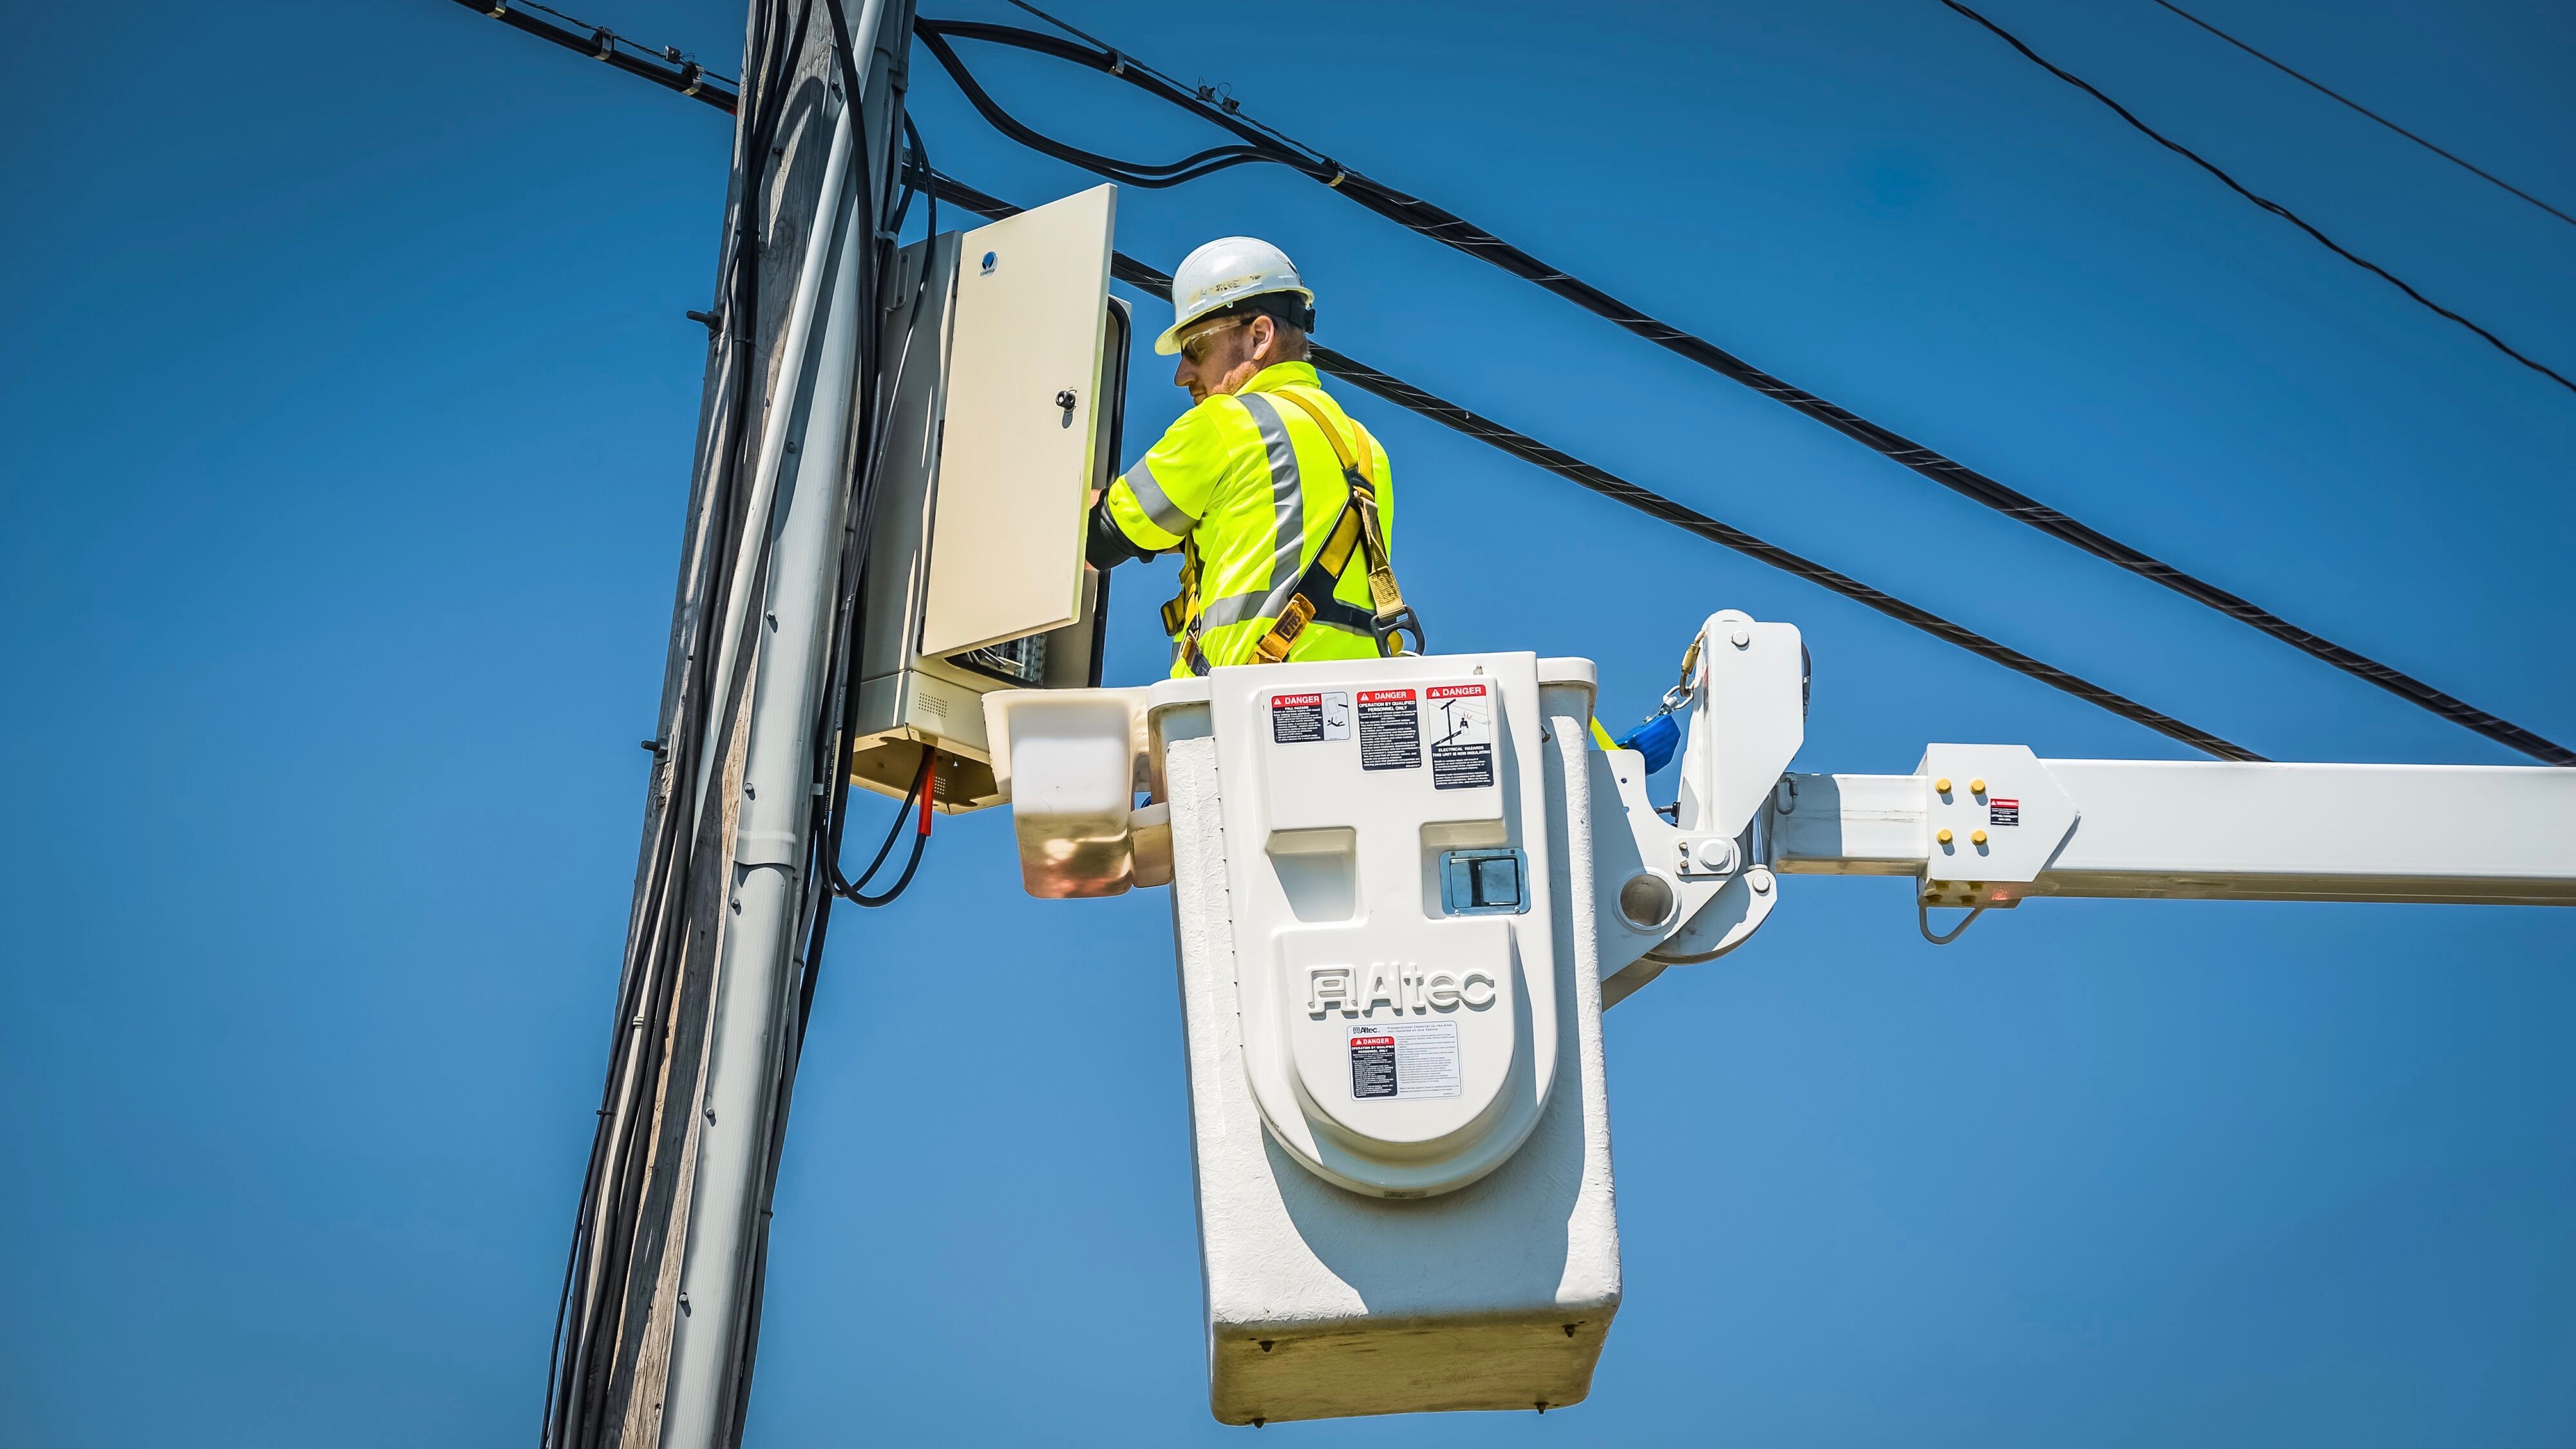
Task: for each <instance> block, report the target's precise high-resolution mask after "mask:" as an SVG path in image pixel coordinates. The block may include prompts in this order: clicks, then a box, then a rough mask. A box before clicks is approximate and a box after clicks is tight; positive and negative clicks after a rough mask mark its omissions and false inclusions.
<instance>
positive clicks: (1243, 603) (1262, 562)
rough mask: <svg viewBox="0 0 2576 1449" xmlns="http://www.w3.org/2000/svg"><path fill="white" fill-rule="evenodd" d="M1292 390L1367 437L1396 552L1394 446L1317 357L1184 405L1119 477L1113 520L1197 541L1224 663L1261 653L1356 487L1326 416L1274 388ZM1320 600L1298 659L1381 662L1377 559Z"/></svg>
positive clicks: (1156, 541) (1295, 651) (1213, 647)
mask: <svg viewBox="0 0 2576 1449" xmlns="http://www.w3.org/2000/svg"><path fill="white" fill-rule="evenodd" d="M1286 388H1296V389H1297V390H1298V391H1299V392H1301V393H1303V394H1304V395H1305V397H1306V398H1307V400H1308V401H1310V402H1314V403H1316V404H1317V405H1319V406H1320V407H1321V408H1322V409H1323V412H1324V416H1326V417H1328V418H1330V419H1332V420H1333V425H1334V426H1335V427H1336V428H1340V429H1343V430H1344V431H1343V434H1342V437H1343V440H1344V442H1345V443H1346V444H1347V445H1348V446H1349V447H1350V450H1351V452H1352V454H1353V456H1355V457H1356V456H1358V455H1359V454H1360V452H1361V449H1362V446H1363V440H1365V447H1366V450H1367V454H1368V456H1369V457H1370V458H1371V459H1372V460H1373V465H1374V467H1375V470H1376V475H1377V477H1376V482H1377V510H1378V521H1379V526H1380V527H1381V528H1382V529H1384V531H1385V537H1386V540H1387V548H1388V550H1389V552H1392V551H1393V549H1394V547H1395V494H1394V476H1393V473H1392V472H1391V470H1390V469H1389V467H1388V465H1387V459H1386V449H1384V448H1383V447H1380V446H1378V442H1377V439H1376V438H1375V437H1373V436H1371V435H1370V434H1369V432H1368V430H1367V429H1365V428H1363V427H1361V426H1360V424H1359V423H1358V421H1357V420H1356V419H1354V418H1352V417H1351V416H1350V414H1348V413H1345V412H1343V411H1342V409H1341V405H1340V404H1339V403H1336V402H1334V401H1333V399H1332V397H1331V396H1330V395H1329V394H1327V393H1326V392H1325V391H1324V389H1323V385H1322V382H1321V381H1320V380H1319V379H1318V378H1317V377H1316V375H1315V368H1314V365H1313V364H1311V363H1305V362H1281V363H1274V364H1272V365H1271V366H1269V367H1265V368H1263V369H1262V370H1261V371H1259V372H1257V373H1255V374H1253V377H1252V380H1251V381H1250V382H1247V383H1245V384H1244V385H1243V390H1242V391H1241V392H1240V393H1236V394H1233V395H1231V396H1229V395H1226V394H1222V393H1220V394H1218V395H1215V396H1212V397H1210V398H1208V399H1207V400H1206V401H1204V402H1202V403H1200V404H1199V405H1198V406H1196V407H1194V408H1191V409H1190V410H1189V411H1188V412H1186V413H1183V414H1182V415H1181V418H1180V420H1179V421H1178V422H1175V423H1173V424H1172V426H1171V428H1170V430H1169V431H1167V432H1165V433H1164V434H1163V436H1162V438H1161V440H1160V441H1158V442H1156V443H1155V444H1154V446H1153V447H1151V448H1149V449H1147V450H1146V452H1145V456H1144V457H1143V458H1141V459H1139V460H1138V461H1137V463H1136V466H1135V467H1133V468H1130V469H1128V470H1127V471H1126V473H1125V474H1123V475H1122V476H1120V477H1119V479H1118V480H1117V481H1116V482H1114V483H1112V484H1110V485H1109V495H1108V505H1109V515H1110V517H1111V518H1112V519H1113V520H1115V521H1116V522H1117V524H1118V527H1119V529H1120V531H1122V532H1124V533H1125V534H1126V535H1127V537H1128V538H1130V539H1132V540H1134V541H1135V542H1136V543H1137V544H1138V545H1140V546H1142V547H1145V548H1149V549H1152V550H1154V551H1155V552H1157V553H1161V552H1165V551H1168V550H1171V549H1175V548H1178V547H1180V546H1181V541H1182V539H1183V538H1184V537H1186V538H1188V539H1190V540H1192V541H1193V542H1194V543H1195V544H1196V546H1197V549H1198V555H1199V590H1198V593H1199V603H1200V608H1201V624H1200V629H1199V650H1200V652H1201V653H1203V654H1205V655H1206V656H1207V661H1208V663H1209V664H1210V665H1211V666H1216V665H1225V664H1242V663H1246V662H1248V661H1250V660H1251V659H1252V658H1253V657H1254V655H1253V652H1252V649H1253V645H1254V644H1256V643H1258V642H1259V641H1260V640H1261V639H1262V638H1263V637H1264V636H1266V635H1267V634H1269V632H1270V630H1271V627H1272V626H1273V625H1275V624H1277V623H1278V622H1279V615H1280V611H1282V610H1284V609H1285V608H1287V607H1288V600H1289V599H1290V597H1292V596H1293V595H1294V594H1295V593H1296V591H1297V580H1298V579H1299V578H1300V577H1302V576H1303V575H1304V574H1305V572H1306V570H1307V569H1308V568H1309V567H1310V566H1312V565H1313V563H1314V562H1315V555H1316V554H1317V553H1318V552H1320V551H1322V549H1323V547H1324V543H1325V541H1326V539H1327V538H1328V537H1329V536H1330V535H1331V533H1332V529H1333V522H1334V520H1335V519H1337V518H1339V517H1340V516H1341V512H1342V505H1343V503H1344V502H1345V501H1346V500H1348V499H1349V497H1350V494H1351V490H1350V485H1349V484H1348V483H1346V482H1344V481H1343V479H1342V465H1341V460H1340V458H1339V457H1338V456H1336V455H1335V453H1334V451H1333V445H1332V444H1331V443H1330V442H1329V441H1327V440H1326V439H1325V437H1324V435H1323V432H1322V430H1321V429H1319V428H1318V427H1317V426H1316V425H1315V420H1314V419H1313V418H1311V417H1308V416H1307V415H1306V411H1305V409H1303V408H1300V407H1298V406H1297V405H1296V404H1295V403H1293V402H1286V401H1282V400H1279V399H1275V398H1271V397H1268V396H1265V394H1268V393H1273V392H1278V391H1281V390H1282V389H1286ZM1313 602H1314V603H1315V604H1316V605H1317V608H1318V613H1317V615H1316V617H1315V619H1314V621H1313V622H1312V623H1310V624H1308V625H1307V626H1306V628H1305V630H1304V631H1303V632H1301V633H1300V634H1298V636H1297V638H1296V640H1295V641H1294V643H1293V644H1292V645H1291V646H1290V648H1289V651H1288V657H1289V658H1290V659H1291V660H1308V659H1374V658H1376V657H1377V655H1378V648H1377V641H1376V639H1375V638H1374V637H1373V636H1371V634H1370V633H1369V630H1368V626H1367V622H1366V621H1367V619H1368V618H1369V617H1370V616H1371V613H1372V607H1371V602H1370V599H1369V589H1368V568H1367V565H1366V561H1365V560H1364V559H1363V558H1362V557H1361V556H1360V555H1359V554H1357V553H1354V554H1352V556H1351V563H1350V566H1349V567H1348V568H1345V569H1344V570H1343V571H1342V577H1341V581H1340V583H1339V584H1338V585H1337V586H1336V587H1335V588H1334V590H1333V600H1332V602H1331V603H1328V602H1327V601H1325V600H1323V599H1316V600H1314V601H1313ZM1336 604H1339V605H1345V606H1348V607H1347V608H1337V607H1335V605H1336ZM1187 627H1188V626H1187V624H1186V623H1184V624H1183V629H1184V631H1186V629H1187ZM1183 637H1184V636H1183V635H1175V636H1173V639H1172V674H1173V676H1174V677H1175V678H1186V677H1188V675H1189V674H1190V672H1191V671H1190V666H1189V662H1188V661H1187V660H1186V659H1185V658H1183V657H1182V656H1183V649H1182V639H1183Z"/></svg>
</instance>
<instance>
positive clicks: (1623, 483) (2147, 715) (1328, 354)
mask: <svg viewBox="0 0 2576 1449" xmlns="http://www.w3.org/2000/svg"><path fill="white" fill-rule="evenodd" d="M930 187H931V189H932V190H933V191H934V192H937V193H938V194H940V195H943V196H946V197H947V198H948V199H949V200H950V201H951V202H954V203H955V204H957V205H959V206H962V207H965V208H966V209H967V210H969V211H973V212H979V213H981V214H983V215H985V216H988V217H992V218H994V219H996V220H999V219H1001V218H1003V217H1007V216H1014V215H1017V214H1018V212H1019V210H1020V208H1018V207H1016V206H1013V205H1011V204H1010V203H1009V202H1007V201H1003V200H1001V199H1000V198H998V197H994V196H990V195H987V194H985V193H984V192H981V191H977V190H976V189H975V188H973V187H971V186H968V185H966V184H965V183H963V182H961V181H958V180H956V179H955V178H953V177H948V176H941V175H937V174H933V175H932V176H931V178H930ZM1109 271H1110V275H1112V276H1114V277H1116V278H1117V279H1118V280H1120V281H1122V282H1125V283H1127V284H1128V285H1129V286H1131V287H1137V288H1140V289H1142V290H1144V291H1147V292H1150V293H1154V294H1157V295H1169V294H1170V292H1171V287H1172V279H1171V278H1170V277H1169V276H1168V275H1166V274H1165V273H1163V272H1160V271H1157V270H1156V269H1154V268H1153V267H1149V266H1147V265H1145V264H1144V263H1143V262H1140V261H1138V260H1136V259H1135V258H1134V257H1131V256H1128V255H1127V254H1126V253H1124V252H1112V253H1110V258H1109ZM1312 353H1313V359H1312V360H1313V361H1314V364H1315V366H1316V368H1317V369H1318V370H1320V371H1323V372H1328V373H1331V374H1332V375H1333V376H1335V377H1338V378H1342V379H1343V380H1345V381H1347V382H1350V383H1351V384H1353V385H1354V386H1357V387H1359V388H1360V389H1362V390H1363V391H1366V392H1371V393H1375V394H1376V395H1377V396H1379V397H1381V398H1384V399H1386V400H1387V401H1388V402H1391V403H1393V404H1395V405H1396V406H1397V407H1400V408H1404V409H1406V410H1407V411H1410V412H1415V413H1419V414H1421V415H1422V416H1424V417H1426V418H1429V419H1431V420H1432V421H1433V422H1436V423H1439V424H1440V425H1441V426H1443V427H1447V428H1452V429H1455V430H1456V431H1458V432H1461V433H1464V434H1466V435H1467V436H1468V437H1471V438H1474V439H1475V440H1477V441H1478V442H1480V443H1485V444H1488V445H1490V446H1492V447H1495V448H1499V449H1501V450H1502V451H1504V452H1506V453H1509V454H1511V455H1512V456H1513V457H1515V458H1519V459H1521V460H1523V461H1524V462H1528V463H1532V464H1535V465H1537V466H1538V467H1541V468H1544V469H1546V470H1547V471H1548V472H1551V473H1554V474H1556V475H1557V476H1558V477H1560V478H1564V479H1566V480H1568V481H1570V482H1573V483H1578V484H1581V485H1582V486H1583V487H1585V488H1589V489H1591V490H1592V491H1593V492H1595V493H1598V494H1600V495H1601V496H1603V497H1604V498H1609V499H1612V500H1614V501H1616V502H1619V503H1624V504H1626V505H1628V506H1629V507H1630V508H1634V509H1636V510H1637V511H1638V512H1640V513H1644V514H1646V515H1648V516H1649V517H1652V518H1655V519H1659V520H1661V521H1662V522H1665V523H1669V524H1672V525H1674V526H1675V527H1678V528H1681V529H1683V530H1685V531H1687V532H1690V533H1693V534H1696V535H1698V536H1699V537H1701V538H1705V539H1707V540H1709V541H1710V542H1712V543H1717V544H1723V545H1724V546H1726V547H1728V548H1731V549H1733V550H1735V551H1736V552H1738V553H1740V554H1743V555H1745V556H1746V557H1748V558H1752V559H1757V560H1759V561H1761V562H1763V563H1766V564H1769V565H1770V566H1772V567H1773V568H1776V569H1780V570H1782V571H1784V572H1787V573H1791V574H1795V575H1797V576H1798V577H1799V578H1802V579H1805V580H1807V581H1808V582H1810V583H1813V584H1816V585H1818V586H1820V587H1823V588H1826V589H1830V590H1832V591H1833V592H1835V593H1837V594H1840V595H1842V596H1843V597H1844V598H1847V599H1850V600H1852V601H1853V602H1855V603H1858V604H1861V605H1863V606H1865V607H1868V608H1870V609H1874V610H1876V611H1878V612H1879V613H1881V614H1885V615H1886V616H1887V617H1889V618H1891V619H1894V620H1897V621H1898V622H1900V623H1903V624H1907V625H1910V626H1912V627H1913V628H1916V629H1920V630H1922V631H1923V632H1925V633H1927V634H1930V635H1932V636H1933V637H1934V638H1937V639H1940V640H1943V641H1945V642H1947V643H1950V644H1955V645H1957V646H1958V647H1960V648H1962V649H1965V650H1967V651H1968V652H1969V653H1971V654H1975V655H1977V656H1978V657H1980V658H1983V659H1989V660H1992V661H1994V662H1995V663H1997V664H2000V665H2002V666H2003V667H2005V668H2006V669H2009V670H2012V671H2013V672H2014V673H2016V674H2022V675H2026V676H2028V677H2030V678H2032V679H2036V680H2038V681H2039V682H2040V683H2042V684H2045V685H2048V686H2049V687H2050V688H2052V689H2059V690H2063V691H2065V692H2066V693H2068V694H2071V695H2074V696H2075V697H2076V698H2078V699H2080V700H2083V701H2084V702H2085V703H2087V704H2092V705H2096V706H2099V707H2100V708H2102V709H2106V710H2109V711H2110V712H2111V713H2113V714H2116V715H2118V716H2120V717H2121V718H2122V719H2125V720H2129V721H2131V722H2132V723H2135V724H2141V725H2144V726H2146V727H2147V728H2148V729H2151V730H2154V731H2155V732H2156V733H2158V734H2160V735H2163V736H2165V737H2166V738H2168V739H2175V740H2180V741H2182V742H2183V743H2184V744H2187V745H2189V746H2191V747H2192V748H2193V749H2196V750H2200V751H2202V752H2204V753H2207V754H2212V755H2216V756H2217V757H2219V758H2220V759H2223V760H2257V761H2259V760H2261V759H2263V756H2261V755H2258V754H2256V753H2254V752H2253V751H2252V750H2249V749H2246V748H2245V747H2244V746H2242V745H2238V744H2233V743H2231V742H2229V741H2227V740H2224V739H2221V738H2220V737H2218V736H2217V735H2214V734H2211V733H2210V732H2209V731H2207V730H2204V729H2200V728H2198V727H2197V726H2194V725H2189V724H2185V723H2183V722H2182V721H2181V720H2178V719H2175V718H2174V717H2173V716H2171V715H2168V714H2164V713H2162V712H2160V711H2157V710H2153V709H2150V708H2148V707H2147V706H2145V705H2143V704H2140V703H2138V702H2137V701H2136V700H2133V699H2130V698H2128V697H2127V696H2125V695H2122V694H2119V693H2116V692H2114V691H2112V690H2108V689H2105V688H2103V687H2102V686H2100V685H2098V684H2095V683H2093V682H2091V681H2090V680H2087V679H2084V678H2082V677H2080V676H2077V675H2074V674H2069V673H2067V672H2066V671H2065V670H2063V669H2059V668H2058V667H2056V666H2055V665H2053V664H2048V663H2045V662H2043V661H2041V660H2038V659H2034V658H2032V657H2031V656H2030V655H2027V654H2024V653H2022V652H2021V651H2020V650H2018V649H2014V648H2012V647H2010V646H2008V645H2005V644H2000V643H1997V642H1996V641H1994V640H1992V639H1989V638H1987V637H1986V636H1984V635H1983V634H1979V633H1978V632H1976V631H1975V630H1973V629H1970V628H1968V627H1966V626H1965V625H1961V624H1956V623H1952V622H1951V621H1950V620H1948V619H1944V618H1942V617H1941V616H1940V615H1938V614H1935V613H1933V612H1932V611H1930V610H1929V609H1921V608H1917V607H1915V606H1914V605H1912V604H1909V603H1906V602H1905V601H1904V600H1902V599H1899V598H1897V597H1895V596H1894V595H1892V594H1888V593H1884V592H1882V591H1880V590H1878V589H1874V588H1872V587H1870V586H1869V585H1867V584H1864V583H1862V582H1860V581H1859V580H1857V579H1854V578H1851V577H1850V576H1848V575H1846V574H1842V573H1838V572H1836V571H1834V570H1833V569H1830V568H1827V567H1825V566H1824V565H1823V564H1820V563H1817V562H1815V561H1814V560H1812V559H1808V558H1804V557H1801V556H1800V555H1798V554H1794V553H1791V552H1790V551H1789V550H1787V549H1785V548H1781V547H1779V546H1778V545H1777V544H1773V543H1768V542H1765V541H1764V540H1762V539H1759V538H1756V537H1754V536H1753V535H1752V534H1749V533H1746V532H1745V531H1744V530H1742V529H1740V528H1736V527H1734V526H1733V525H1731V524H1726V523H1721V522H1719V521H1718V520H1716V519H1714V518H1711V517H1709V516H1708V515H1707V514H1705V513H1701V512H1699V511H1698V510H1696V509H1693V508H1690V507H1687V506H1685V505H1683V504H1681V503H1677V502H1675V501H1673V500H1672V499H1670V498H1666V497H1664V496H1663V495H1662V494H1660V493H1656V492H1654V491H1652V490H1650V489H1646V488H1641V487H1639V486H1637V485H1636V484H1634V483H1631V482H1629V481H1628V480H1627V479H1625V478H1621V477H1619V476H1618V475H1617V474H1614V473H1611V472H1609V471H1607V470H1605V469H1601V468H1596V467H1594V466H1592V465H1591V464H1589V463H1586V462H1584V461H1583V460H1582V459H1580V458H1577V457H1575V456H1574V455H1573V454H1571V453H1567V452H1564V451H1562V450H1560V449H1556V448H1551V447H1549V446H1548V445H1547V444H1545V443H1542V442H1540V441H1539V440H1537V439H1536V438H1533V437H1530V436H1529V435H1527V434H1526V433H1520V432H1515V431H1513V430H1512V429H1510V428H1508V427H1505V426H1503V425H1502V424H1501V423H1498V422H1495V421H1494V420H1493V419H1491V418H1488V417H1485V416H1483V415H1481V414H1479V413H1475V412H1471V411H1469V410H1468V409H1466V408H1462V407H1460V406H1458V405H1457V404H1456V403H1452V402H1449V401H1447V400H1445V399H1443V398H1440V397H1438V396H1435V395H1434V394H1432V393H1430V392H1427V391H1425V390H1424V389H1422V388H1418V387H1415V386H1414V385H1413V384H1411V383H1409V382H1406V381H1404V380H1403V379H1401V378H1398V377H1395V376H1392V375H1390V374H1388V373H1384V372H1380V371H1378V370H1377V369H1376V368H1374V367H1371V366H1369V365H1368V364H1366V363H1364V362H1361V361H1359V360H1358V359H1357V358H1353V357H1349V356H1345V355H1344V354H1342V353H1339V352H1335V351H1334V350H1332V349H1331V348H1329V347H1320V346H1319V347H1313V348H1312Z"/></svg>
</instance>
